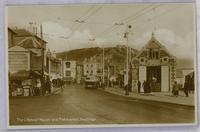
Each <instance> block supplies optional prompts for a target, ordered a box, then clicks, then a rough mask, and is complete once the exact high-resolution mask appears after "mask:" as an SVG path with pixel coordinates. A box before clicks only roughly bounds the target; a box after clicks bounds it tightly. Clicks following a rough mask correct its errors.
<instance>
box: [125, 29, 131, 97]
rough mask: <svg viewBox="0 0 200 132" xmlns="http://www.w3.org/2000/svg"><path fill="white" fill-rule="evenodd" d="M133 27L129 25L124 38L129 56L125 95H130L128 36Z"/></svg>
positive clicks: (127, 57)
mask: <svg viewBox="0 0 200 132" xmlns="http://www.w3.org/2000/svg"><path fill="white" fill-rule="evenodd" d="M131 27H132V26H131V25H128V29H127V31H126V32H125V33H124V38H126V45H127V55H126V82H125V89H126V91H125V95H129V85H128V79H129V77H128V74H129V47H128V35H129V32H130V29H131Z"/></svg>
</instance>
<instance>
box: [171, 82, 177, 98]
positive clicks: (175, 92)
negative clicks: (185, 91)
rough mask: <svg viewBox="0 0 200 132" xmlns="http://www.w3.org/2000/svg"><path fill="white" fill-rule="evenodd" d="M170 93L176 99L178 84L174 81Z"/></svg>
mask: <svg viewBox="0 0 200 132" xmlns="http://www.w3.org/2000/svg"><path fill="white" fill-rule="evenodd" d="M172 92H173V95H174V96H175V97H178V92H179V88H178V84H177V82H176V81H175V82H174V85H173V90H172Z"/></svg>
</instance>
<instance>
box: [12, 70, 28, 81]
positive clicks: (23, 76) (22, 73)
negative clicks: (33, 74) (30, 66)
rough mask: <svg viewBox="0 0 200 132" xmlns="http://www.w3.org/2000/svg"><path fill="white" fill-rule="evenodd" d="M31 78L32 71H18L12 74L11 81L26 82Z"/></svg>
mask: <svg viewBox="0 0 200 132" xmlns="http://www.w3.org/2000/svg"><path fill="white" fill-rule="evenodd" d="M29 77H30V71H18V72H15V73H10V76H9V79H10V80H24V79H27V78H29Z"/></svg>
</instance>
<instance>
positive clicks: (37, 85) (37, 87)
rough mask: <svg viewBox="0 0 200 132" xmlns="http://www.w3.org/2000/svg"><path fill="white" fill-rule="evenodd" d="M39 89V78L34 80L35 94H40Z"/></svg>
mask: <svg viewBox="0 0 200 132" xmlns="http://www.w3.org/2000/svg"><path fill="white" fill-rule="evenodd" d="M40 91H41V81H40V79H37V80H36V89H35V95H37V96H38V95H40Z"/></svg>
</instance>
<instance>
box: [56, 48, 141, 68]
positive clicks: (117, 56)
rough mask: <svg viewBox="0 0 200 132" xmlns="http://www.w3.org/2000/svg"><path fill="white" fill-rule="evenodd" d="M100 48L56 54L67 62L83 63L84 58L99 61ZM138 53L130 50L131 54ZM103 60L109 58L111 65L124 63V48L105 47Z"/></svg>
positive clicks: (100, 56) (100, 55)
mask: <svg viewBox="0 0 200 132" xmlns="http://www.w3.org/2000/svg"><path fill="white" fill-rule="evenodd" d="M102 51H103V50H102V48H99V47H93V48H83V49H75V50H70V51H65V52H60V53H57V54H56V55H57V57H58V58H62V59H66V58H67V60H76V61H78V62H83V60H84V59H85V58H90V57H95V58H96V60H97V61H98V60H101V58H102ZM137 52H138V51H137V50H135V49H132V56H133V53H135V54H136V53H137ZM104 53H105V59H106V58H109V60H110V61H112V63H115V64H119V63H124V62H125V60H126V47H123V46H121V47H106V48H104Z"/></svg>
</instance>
